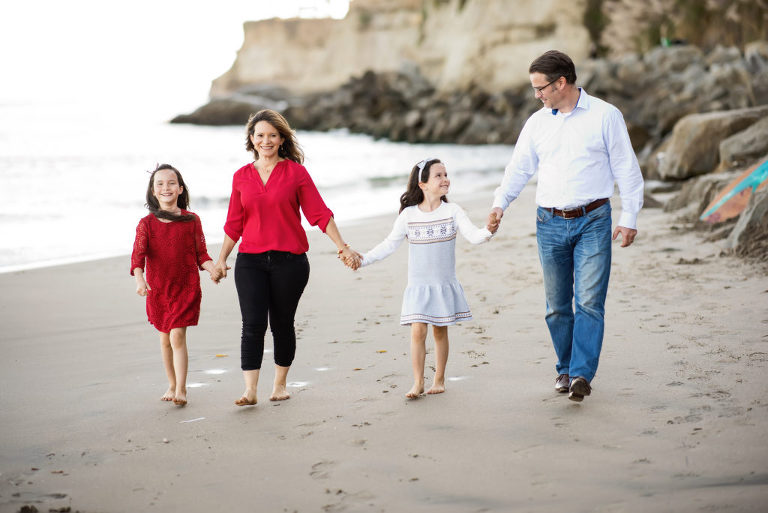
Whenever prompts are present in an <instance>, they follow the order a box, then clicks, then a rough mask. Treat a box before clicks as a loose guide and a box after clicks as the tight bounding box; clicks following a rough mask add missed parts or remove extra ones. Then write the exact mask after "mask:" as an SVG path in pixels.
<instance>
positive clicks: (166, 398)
mask: <svg viewBox="0 0 768 513" xmlns="http://www.w3.org/2000/svg"><path fill="white" fill-rule="evenodd" d="M173 389H174V387H168V390H166V391H165V393H164V394H163V397H161V398H160V400H161V401H173V398H174V397H175V396H176V394H175V393H174V391H173Z"/></svg>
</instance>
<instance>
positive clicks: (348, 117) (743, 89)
mask: <svg viewBox="0 0 768 513" xmlns="http://www.w3.org/2000/svg"><path fill="white" fill-rule="evenodd" d="M755 47H756V48H758V49H759V48H760V47H759V46H755ZM766 59H767V60H763V56H762V53H760V52H759V51H753V52H752V53H751V54H750V57H749V60H748V59H747V58H746V56H743V55H742V54H741V52H740V51H739V50H738V49H735V48H732V49H727V48H716V49H715V50H713V51H712V52H710V53H704V52H703V51H701V50H700V49H698V48H695V47H688V46H674V47H669V48H661V47H659V48H656V49H654V50H653V51H651V52H650V53H648V54H646V55H644V56H640V55H634V54H630V55H625V56H623V57H621V58H617V59H587V60H584V61H578V60H577V61H576V71H577V75H578V80H577V83H579V84H580V85H582V86H583V87H584V88H585V89H586V90H587V92H589V93H590V94H593V95H596V96H599V97H601V98H604V99H605V100H607V101H609V102H611V103H613V104H614V105H616V106H617V107H618V108H619V109H620V110H621V111H622V112H623V113H624V118H625V120H626V122H627V126H628V128H629V133H630V137H631V138H632V143H633V146H634V147H635V150H636V151H637V152H638V154H639V157H640V159H641V165H642V167H643V170H644V173H645V175H646V177H648V178H660V177H661V175H660V174H659V173H660V166H659V165H660V164H661V162H662V160H663V159H660V158H659V156H661V155H666V153H665V152H664V151H661V150H660V148H662V147H664V146H668V145H669V144H670V142H669V141H668V139H669V135H670V133H671V132H672V128H673V127H674V126H675V124H676V123H677V122H678V121H679V120H680V119H681V118H683V117H684V116H686V115H689V114H695V113H706V112H713V111H723V110H731V109H743V108H749V107H753V106H756V105H761V104H766V103H768V88H766V87H764V84H762V82H761V80H763V79H762V77H763V75H761V74H760V73H759V72H758V70H760V69H768V56H766ZM517 67H518V68H519V69H523V70H526V72H527V64H522V65H519V66H517ZM766 78H768V76H766ZM763 90H765V93H762V92H761V93H760V96H758V94H757V93H758V92H760V91H763ZM227 102H229V103H230V105H227ZM540 106H541V104H540V102H538V100H537V99H536V98H535V97H534V95H533V94H532V93H531V90H530V85H529V84H528V83H525V84H523V85H521V86H515V87H508V88H507V89H504V90H502V91H500V92H490V91H488V90H487V89H485V88H484V87H483V84H481V83H479V82H477V83H471V84H468V85H466V86H465V87H457V88H456V89H453V90H441V89H440V88H439V87H438V86H437V85H436V84H435V83H433V82H432V81H431V80H430V79H429V78H428V77H426V76H424V75H423V74H422V73H421V71H420V68H418V67H416V66H410V67H406V68H405V69H401V70H400V71H390V72H379V73H377V72H374V71H368V72H366V73H363V74H361V75H360V76H355V77H352V78H350V79H349V80H347V81H346V82H344V83H343V84H342V85H341V86H340V87H337V88H334V89H331V90H328V91H321V92H317V93H305V94H296V93H292V92H291V91H289V90H287V89H285V88H282V87H275V86H273V85H269V86H255V85H250V86H248V87H243V88H241V89H240V91H239V92H238V93H236V94H232V95H230V96H229V97H226V98H224V97H222V98H216V99H215V100H212V101H211V104H210V105H207V106H204V107H202V108H201V109H198V110H197V111H196V112H193V113H192V114H190V115H184V116H179V117H178V118H176V119H174V120H173V121H174V122H184V123H201V124H222V123H225V122H226V123H229V122H234V123H235V124H244V123H245V121H246V120H247V119H248V115H249V114H250V113H251V112H254V111H256V110H258V109H259V108H263V107H269V108H275V109H276V110H279V111H281V112H283V113H285V114H286V116H287V117H288V120H289V121H290V122H291V124H292V125H293V126H294V127H296V128H300V129H306V130H328V129H333V128H348V129H349V130H351V131H353V132H361V133H367V134H372V135H374V136H376V137H386V138H389V139H391V140H395V141H408V142H451V143H467V144H485V143H510V144H511V143H514V142H515V141H516V140H517V136H518V134H519V132H520V129H521V128H522V125H523V123H524V122H525V120H526V119H527V117H528V116H529V115H530V114H531V113H532V112H534V111H535V110H536V109H538V108H540ZM237 112H239V115H238V114H237ZM745 126H746V125H744V126H742V127H741V128H744V127H745ZM737 128H738V127H737ZM728 135H730V133H729V134H728ZM718 144H719V142H718ZM665 169H666V168H665ZM665 172H666V171H665ZM685 176H687V175H682V174H681V175H680V176H677V178H679V179H682V178H684V177H685ZM670 177H671V176H670Z"/></svg>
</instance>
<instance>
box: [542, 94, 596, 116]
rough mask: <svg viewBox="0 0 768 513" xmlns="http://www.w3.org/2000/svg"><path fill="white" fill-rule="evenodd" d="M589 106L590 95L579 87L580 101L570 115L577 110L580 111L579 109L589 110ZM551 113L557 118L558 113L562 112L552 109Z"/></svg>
mask: <svg viewBox="0 0 768 513" xmlns="http://www.w3.org/2000/svg"><path fill="white" fill-rule="evenodd" d="M589 105H590V102H589V95H588V94H587V92H586V91H585V90H584V89H582V88H581V87H579V99H578V100H577V101H576V106H575V107H574V108H573V110H572V111H571V112H569V113H568V114H572V113H573V112H574V111H575V110H576V109H579V108H581V109H584V110H589ZM551 112H552V115H553V116H557V113H558V112H560V110H559V109H552V110H551Z"/></svg>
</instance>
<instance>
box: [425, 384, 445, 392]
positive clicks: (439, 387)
mask: <svg viewBox="0 0 768 513" xmlns="http://www.w3.org/2000/svg"><path fill="white" fill-rule="evenodd" d="M443 392H445V382H444V381H435V382H434V383H432V386H431V387H429V390H427V393H428V394H442V393H443Z"/></svg>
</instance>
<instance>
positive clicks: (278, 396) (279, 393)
mask: <svg viewBox="0 0 768 513" xmlns="http://www.w3.org/2000/svg"><path fill="white" fill-rule="evenodd" d="M290 398H291V394H289V393H288V390H286V389H285V385H277V384H276V385H275V386H274V388H273V389H272V395H271V396H269V400H270V401H285V400H286V399H290Z"/></svg>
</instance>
